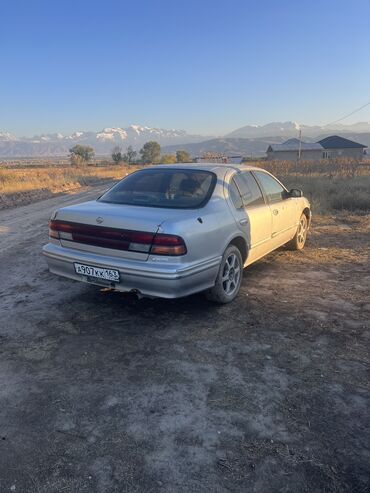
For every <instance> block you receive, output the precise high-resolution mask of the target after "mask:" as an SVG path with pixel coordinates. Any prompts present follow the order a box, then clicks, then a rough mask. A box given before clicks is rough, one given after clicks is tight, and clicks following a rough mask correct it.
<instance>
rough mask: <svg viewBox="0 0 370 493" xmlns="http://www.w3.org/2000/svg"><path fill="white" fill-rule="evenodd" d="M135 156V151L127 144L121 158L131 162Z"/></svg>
mask: <svg viewBox="0 0 370 493" xmlns="http://www.w3.org/2000/svg"><path fill="white" fill-rule="evenodd" d="M136 156H137V152H136V151H134V150H133V148H132V146H128V147H127V149H126V154H125V155H124V156H123V159H124V160H125V161H126V162H127V163H128V164H131V163H132V162H133V161H134V160H135V158H136Z"/></svg>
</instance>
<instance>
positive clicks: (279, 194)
mask: <svg viewBox="0 0 370 493" xmlns="http://www.w3.org/2000/svg"><path fill="white" fill-rule="evenodd" d="M310 221H311V210H310V204H309V202H308V200H307V199H306V198H304V197H303V196H302V192H301V191H300V190H297V189H292V190H290V191H288V190H287V189H286V188H285V187H284V185H282V184H281V183H280V182H279V180H277V179H276V178H275V177H274V176H272V175H271V174H270V173H268V172H267V171H264V170H262V169H260V168H255V167H251V166H231V165H225V164H212V163H210V164H202V165H197V164H181V165H180V164H179V165H158V166H153V167H150V168H145V169H142V170H139V171H136V172H134V173H131V174H130V175H128V176H126V177H125V178H124V179H123V180H121V181H120V182H118V183H117V184H116V185H114V186H113V187H112V188H110V189H109V190H108V191H107V192H105V193H104V194H103V195H102V196H101V197H99V198H98V199H97V200H93V201H89V202H85V203H82V204H79V205H72V206H69V207H64V208H62V209H59V210H57V211H56V212H55V213H54V214H53V216H52V218H51V220H50V224H49V237H50V242H49V243H48V244H47V245H45V246H44V248H43V253H44V254H45V256H46V259H47V262H48V265H49V269H50V271H51V272H52V273H54V274H58V275H60V276H64V277H68V278H71V279H75V280H78V281H84V282H88V283H93V284H97V285H101V286H108V287H111V288H114V289H117V290H120V291H132V292H135V293H137V294H138V295H141V296H149V297H163V298H178V297H182V296H187V295H190V294H192V293H196V292H200V291H204V292H205V293H206V296H207V297H208V298H209V299H211V300H213V301H216V302H219V303H228V302H230V301H232V300H233V299H234V298H235V296H236V295H237V294H238V291H239V289H240V284H241V280H242V275H243V268H244V267H246V266H248V265H250V264H251V263H252V262H255V261H256V260H258V259H260V258H261V257H263V256H264V255H267V254H268V253H269V252H271V251H272V250H274V249H276V248H278V247H280V246H282V245H285V244H287V245H288V246H289V247H290V248H292V249H295V250H301V249H302V248H303V247H304V245H305V242H306V236H307V230H308V228H309V224H310Z"/></svg>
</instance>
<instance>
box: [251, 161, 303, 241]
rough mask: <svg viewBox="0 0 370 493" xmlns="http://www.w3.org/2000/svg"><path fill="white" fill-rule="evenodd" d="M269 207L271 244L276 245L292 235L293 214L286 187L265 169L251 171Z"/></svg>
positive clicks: (287, 239)
mask: <svg viewBox="0 0 370 493" xmlns="http://www.w3.org/2000/svg"><path fill="white" fill-rule="evenodd" d="M253 175H254V176H255V177H256V178H257V180H258V183H259V184H260V186H261V188H262V190H263V191H264V194H265V197H266V199H267V202H268V204H269V206H270V209H271V214H272V234H271V238H272V245H273V247H274V248H275V247H277V246H279V245H283V244H284V243H286V242H287V241H289V240H290V239H291V237H292V230H293V228H294V227H295V225H294V217H293V216H294V214H293V210H292V203H291V200H289V198H287V191H286V189H285V188H284V187H283V186H282V185H281V183H279V182H278V181H277V180H276V179H275V178H274V177H273V176H271V175H270V174H268V173H266V172H265V171H253Z"/></svg>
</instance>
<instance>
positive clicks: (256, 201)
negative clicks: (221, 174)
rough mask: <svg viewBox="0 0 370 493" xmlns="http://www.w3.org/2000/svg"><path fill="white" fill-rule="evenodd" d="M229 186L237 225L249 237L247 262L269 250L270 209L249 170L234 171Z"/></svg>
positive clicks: (270, 230)
mask: <svg viewBox="0 0 370 493" xmlns="http://www.w3.org/2000/svg"><path fill="white" fill-rule="evenodd" d="M230 187H231V198H232V200H233V202H234V206H235V208H234V216H235V217H236V220H237V223H238V227H239V228H240V229H241V230H242V231H243V232H244V233H245V234H246V235H247V237H248V239H249V255H248V261H247V263H248V264H249V263H251V262H253V261H254V260H257V259H258V258H260V257H262V256H263V255H264V254H265V253H266V252H267V251H269V250H270V247H269V245H270V240H271V233H272V217H271V210H270V207H269V206H268V204H266V202H265V199H264V197H263V195H262V192H261V189H260V187H259V185H258V184H257V182H256V180H255V178H254V177H253V175H252V174H251V173H250V171H241V172H238V173H236V174H235V175H234V176H233V178H232V182H231V184H230ZM238 197H239V199H238Z"/></svg>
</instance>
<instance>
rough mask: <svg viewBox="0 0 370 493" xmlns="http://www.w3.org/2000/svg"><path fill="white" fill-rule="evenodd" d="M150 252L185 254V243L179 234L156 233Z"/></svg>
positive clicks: (157, 253)
mask: <svg viewBox="0 0 370 493" xmlns="http://www.w3.org/2000/svg"><path fill="white" fill-rule="evenodd" d="M150 253H154V254H156V255H185V253H186V245H185V243H184V240H183V239H182V238H181V237H180V236H175V235H165V234H161V233H158V234H156V235H155V237H154V238H153V243H152V248H151V249H150Z"/></svg>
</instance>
